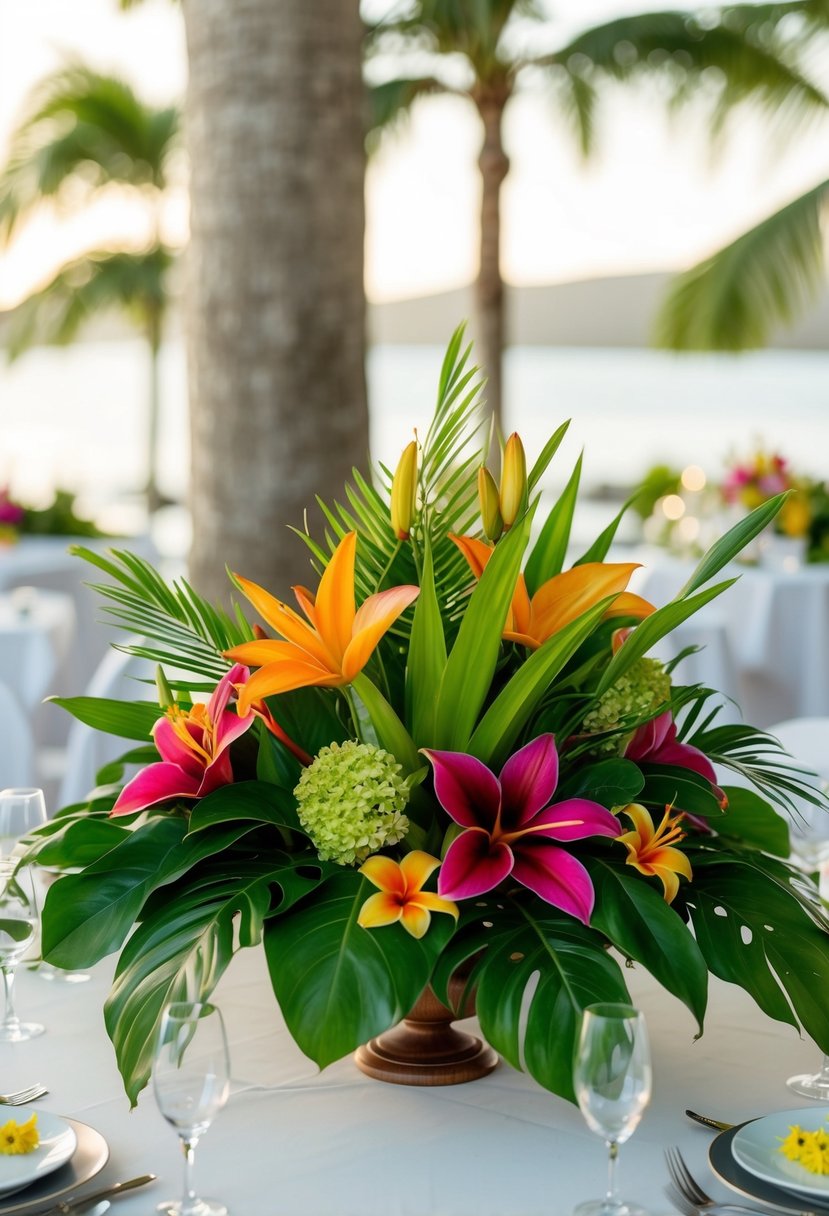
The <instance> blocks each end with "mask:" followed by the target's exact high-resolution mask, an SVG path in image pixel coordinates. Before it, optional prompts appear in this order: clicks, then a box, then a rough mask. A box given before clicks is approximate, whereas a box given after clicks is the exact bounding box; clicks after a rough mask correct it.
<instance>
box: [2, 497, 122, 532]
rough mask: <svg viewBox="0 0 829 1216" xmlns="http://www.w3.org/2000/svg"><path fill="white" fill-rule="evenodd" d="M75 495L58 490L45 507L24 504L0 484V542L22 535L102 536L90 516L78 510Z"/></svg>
mask: <svg viewBox="0 0 829 1216" xmlns="http://www.w3.org/2000/svg"><path fill="white" fill-rule="evenodd" d="M75 498H76V496H75V495H74V494H72V493H70V491H69V490H56V491H55V497H54V498H53V500H52V502H51V503H49V505H48V506H46V507H31V506H25V505H24V504H23V503H21V502H18V501H16V500H15V499H14V498H12V496H11V494H10V492H9V489H8V487H0V544H14V543H15V541H17V540H19V539H20V537H21V536H85V537H93V536H103V535H104V533H102V532H101V531H99V529H98V528H97V527H96V526H95V524H94V523H92V521H91V520H89V519H84V518H82V517H81V516H80V515H78V514H77V512H76V511H75Z"/></svg>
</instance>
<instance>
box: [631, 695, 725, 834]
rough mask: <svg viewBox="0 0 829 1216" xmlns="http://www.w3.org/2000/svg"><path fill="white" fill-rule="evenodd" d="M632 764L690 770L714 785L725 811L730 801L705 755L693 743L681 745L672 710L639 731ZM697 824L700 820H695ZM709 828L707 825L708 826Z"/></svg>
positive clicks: (634, 742)
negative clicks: (670, 765)
mask: <svg viewBox="0 0 829 1216" xmlns="http://www.w3.org/2000/svg"><path fill="white" fill-rule="evenodd" d="M625 756H626V758H627V759H628V760H637V761H638V760H643V761H645V762H646V763H650V764H673V765H675V767H676V768H687V769H690V770H691V772H694V773H699V775H700V776H701V777H704V778H705V779H706V781H710V782H711V785H712V787H713V790H714V793H715V794H716V796H717V798H718V800H719V803H720V806H721V807H722V808H723V809H725V807H726V806H728V799H727V798H726V796H725V794H724V793H723V791H722V790H721V789H720V787H719V786H718V785H717V774H716V772H715V770H714V766H713V764H712V763H711V761H710V760H709V759H708V757H707V756H706V755H705V753H704V752H701V751H700V750H699V748H698V747H692V746H691V744H690V743H678V742H677V737H676V723H675V722H674V719H673V715H672V713H671V711H670V710H669V709H666V710H665V712H664V714H660V715H659V717H658V718H651V720H650V722H645V723H643V725H642V726H639V727H637V729H636V731H635V733H634V736H633V738H632V739H631V741H630V743H628V745H627V747H626V748H625ZM692 818H693V819H694V821H695V822H696V816H693V817H692ZM706 826H707V825H706Z"/></svg>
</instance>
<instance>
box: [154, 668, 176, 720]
mask: <svg viewBox="0 0 829 1216" xmlns="http://www.w3.org/2000/svg"><path fill="white" fill-rule="evenodd" d="M155 686H156V688H157V689H158V703H159V705H160V706H161V708H162V709H169V708H170V706H171V705H175V703H176V699H175V697H174V696H173V690H172V689H171V688H170V685H169V684H168V683H167V677H166V676H165V674H164V669H163V668H162V667H161V665H160V664H159V665H158V666H157V667H156V669H155Z"/></svg>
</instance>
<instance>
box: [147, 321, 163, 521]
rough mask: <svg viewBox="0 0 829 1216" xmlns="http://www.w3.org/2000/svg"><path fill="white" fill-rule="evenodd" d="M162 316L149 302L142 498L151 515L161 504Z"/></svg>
mask: <svg viewBox="0 0 829 1216" xmlns="http://www.w3.org/2000/svg"><path fill="white" fill-rule="evenodd" d="M162 328H163V318H162V312H161V309H159V308H158V307H157V306H155V305H152V304H151V305H150V307H149V310H148V313H147V343H148V345H149V348H150V368H149V374H150V392H149V401H148V406H149V414H148V420H147V482H146V485H145V487H144V497H145V498H146V500H147V510H148V511H149V513H150V515H152V513H153V512H154V511H157V510H158V508H159V507H160V506H162V505H163V502H164V499H163V497H162V495H161V491H160V490H159V488H158V455H159V431H160V424H161V384H160V376H159V371H160V369H159V354H160V352H161V334H162Z"/></svg>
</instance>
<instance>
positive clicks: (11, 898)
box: [0, 858, 46, 1043]
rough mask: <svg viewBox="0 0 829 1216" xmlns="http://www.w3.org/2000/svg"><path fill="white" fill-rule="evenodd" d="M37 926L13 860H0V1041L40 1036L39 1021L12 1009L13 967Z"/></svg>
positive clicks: (31, 900)
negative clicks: (0, 1003) (1, 997)
mask: <svg viewBox="0 0 829 1216" xmlns="http://www.w3.org/2000/svg"><path fill="white" fill-rule="evenodd" d="M37 926H38V913H37V904H36V902H35V899H34V895H33V894H32V893H31V892H30V891H27V890H26V887H25V886H24V885H23V883H21V881H20V873H19V871H17V868H16V864H15V862H14V861H13V860H11V859H7V858H4V859H2V860H0V970H2V972H3V988H4V991H5V997H6V1009H5V1014H4V1016H3V1021H2V1022H0V1042H3V1043H22V1042H24V1040H26V1039H33V1038H35V1037H36V1036H37V1035H39V1034H43V1032H44V1030H45V1029H46V1027H45V1026H41V1024H40V1022H21V1021H20V1018H19V1017H18V1016H17V1014H16V1013H15V1009H14V975H15V968H16V967H17V964H18V963H19V962H20V960H21V959H22V958H23V955H24V954H25V953H26V951H27V950H28V949H29V947H30V946H31V944H32V942H33V941H34V939H35V934H36V933H37Z"/></svg>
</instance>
